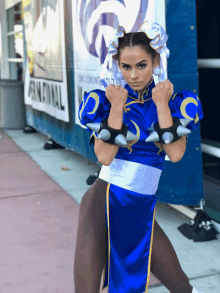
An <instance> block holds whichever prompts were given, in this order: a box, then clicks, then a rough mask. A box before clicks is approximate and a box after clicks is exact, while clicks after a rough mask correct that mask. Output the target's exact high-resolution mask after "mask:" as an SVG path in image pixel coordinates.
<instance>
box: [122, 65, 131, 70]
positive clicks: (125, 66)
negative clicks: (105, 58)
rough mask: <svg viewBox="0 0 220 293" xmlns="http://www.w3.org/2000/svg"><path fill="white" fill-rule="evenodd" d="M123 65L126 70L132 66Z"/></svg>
mask: <svg viewBox="0 0 220 293" xmlns="http://www.w3.org/2000/svg"><path fill="white" fill-rule="evenodd" d="M122 67H123V68H124V69H125V70H127V69H129V68H130V66H128V65H123V66H122Z"/></svg>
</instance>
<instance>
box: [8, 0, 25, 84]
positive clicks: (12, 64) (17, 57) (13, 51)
mask: <svg viewBox="0 0 220 293" xmlns="http://www.w3.org/2000/svg"><path fill="white" fill-rule="evenodd" d="M7 39H8V49H9V52H8V56H9V59H8V61H9V70H10V79H16V80H22V74H23V55H24V50H23V22H22V19H21V2H20V3H18V4H16V5H15V6H13V7H12V8H10V9H8V10H7Z"/></svg>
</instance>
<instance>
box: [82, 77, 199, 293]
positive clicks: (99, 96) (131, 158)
mask: <svg viewBox="0 0 220 293" xmlns="http://www.w3.org/2000/svg"><path fill="white" fill-rule="evenodd" d="M154 87H155V82H154V79H153V77H152V80H151V81H150V83H149V84H148V85H147V86H146V88H145V90H144V92H143V93H142V95H141V96H140V95H139V94H138V92H137V91H134V90H133V89H132V88H131V87H130V86H129V85H128V84H126V85H125V88H126V89H127V91H128V98H127V101H126V104H125V106H124V113H123V123H125V124H127V126H128V129H129V130H130V131H131V132H132V133H134V134H135V135H137V137H138V139H137V140H133V141H129V142H128V146H127V147H119V150H118V153H117V154H116V156H115V158H114V159H113V161H112V162H111V164H110V165H109V166H104V165H103V166H102V168H101V171H100V174H99V178H101V179H102V180H104V181H105V182H106V194H105V196H106V205H105V216H106V228H107V231H108V260H107V263H106V266H105V269H104V274H103V276H104V280H103V284H104V285H103V289H102V290H104V288H105V287H107V286H108V290H109V293H146V292H147V290H148V285H149V279H150V263H151V251H152V240H153V231H154V219H155V209H156V196H155V193H156V191H157V188H158V184H159V180H160V175H161V172H162V170H164V168H165V166H164V162H165V156H166V153H165V151H164V150H163V149H162V148H161V145H160V144H159V143H157V142H145V139H146V138H147V137H148V136H149V135H150V132H149V131H148V130H147V129H148V128H149V127H151V126H153V125H155V124H156V123H157V122H158V117H157V109H156V105H155V103H154V101H153V100H152V89H153V88H154ZM110 108H111V104H110V102H109V101H108V99H107V98H106V96H105V91H103V90H99V89H97V90H93V91H91V92H88V93H87V94H85V95H84V98H83V101H82V103H81V104H80V107H79V112H78V117H79V119H80V121H81V123H82V124H83V125H86V124H87V123H93V122H101V120H102V119H103V118H108V116H109V112H110ZM169 108H170V110H171V115H172V116H173V117H178V118H180V119H182V118H191V120H192V121H191V122H190V123H189V124H188V125H187V128H188V129H190V130H192V129H196V128H197V127H198V121H199V120H201V119H202V118H203V112H202V107H201V102H200V100H199V98H198V96H197V95H196V94H194V93H193V92H190V91H187V90H184V91H181V92H179V93H176V94H173V95H172V97H171V98H170V101H169ZM88 131H89V132H90V133H91V137H90V144H92V143H93V142H94V141H93V140H94V136H95V137H98V134H97V133H95V132H94V131H92V130H90V129H89V128H88Z"/></svg>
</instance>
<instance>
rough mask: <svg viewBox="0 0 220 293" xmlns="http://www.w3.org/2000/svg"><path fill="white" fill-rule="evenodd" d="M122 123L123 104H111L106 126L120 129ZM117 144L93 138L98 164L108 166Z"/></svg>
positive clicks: (114, 154)
mask: <svg viewBox="0 0 220 293" xmlns="http://www.w3.org/2000/svg"><path fill="white" fill-rule="evenodd" d="M122 124H123V104H122V105H112V107H111V110H110V114H109V117H108V126H109V127H111V128H114V129H121V128H122ZM118 148H119V146H118V145H113V144H109V143H106V142H104V141H103V140H101V139H97V138H96V139H95V154H96V156H97V158H98V160H99V162H100V164H102V165H105V166H108V165H110V164H111V162H112V160H113V159H114V157H115V156H116V154H117V152H118Z"/></svg>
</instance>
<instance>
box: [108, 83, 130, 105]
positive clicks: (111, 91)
mask: <svg viewBox="0 0 220 293" xmlns="http://www.w3.org/2000/svg"><path fill="white" fill-rule="evenodd" d="M105 95H106V97H107V99H108V100H109V102H110V103H111V105H114V106H124V104H125V103H126V101H127V98H128V91H127V90H126V89H125V88H123V87H120V86H115V85H114V84H110V85H109V86H108V87H107V88H106V91H105Z"/></svg>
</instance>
